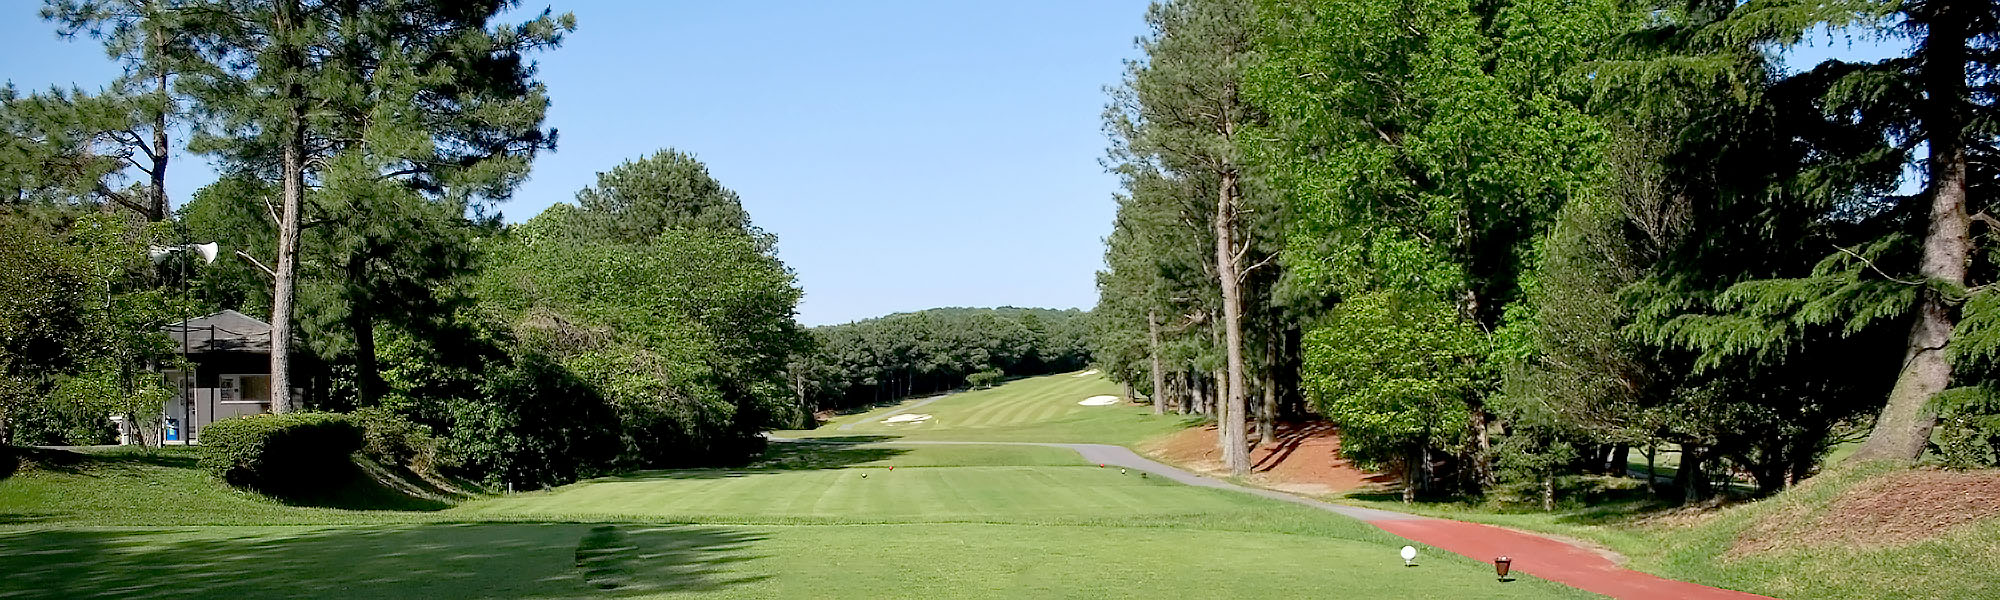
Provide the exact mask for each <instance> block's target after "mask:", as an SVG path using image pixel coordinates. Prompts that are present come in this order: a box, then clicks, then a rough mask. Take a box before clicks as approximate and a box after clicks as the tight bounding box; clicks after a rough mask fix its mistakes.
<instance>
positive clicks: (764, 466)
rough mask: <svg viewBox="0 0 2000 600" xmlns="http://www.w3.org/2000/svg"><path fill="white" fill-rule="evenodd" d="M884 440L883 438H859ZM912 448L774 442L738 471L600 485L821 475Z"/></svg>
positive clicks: (644, 474) (679, 472) (676, 473)
mask: <svg viewBox="0 0 2000 600" xmlns="http://www.w3.org/2000/svg"><path fill="white" fill-rule="evenodd" d="M856 437H868V438H877V439H879V438H881V436H856ZM909 452H910V449H908V448H894V447H886V446H855V445H848V444H815V443H810V442H774V443H772V444H771V445H770V447H768V448H766V449H765V450H764V455H763V456H761V457H758V459H757V461H756V462H753V463H750V464H748V465H745V466H743V467H740V468H735V469H673V470H662V471H641V472H638V473H632V474H628V475H617V476H612V477H605V478H603V479H598V480H596V481H685V480H697V479H730V478H735V477H748V476H751V475H762V474H770V473H775V472H781V471H817V470H822V469H844V468H847V467H852V466H856V465H864V464H868V463H873V462H877V461H883V460H888V459H891V458H895V457H897V456H901V455H903V454H907V453H909Z"/></svg>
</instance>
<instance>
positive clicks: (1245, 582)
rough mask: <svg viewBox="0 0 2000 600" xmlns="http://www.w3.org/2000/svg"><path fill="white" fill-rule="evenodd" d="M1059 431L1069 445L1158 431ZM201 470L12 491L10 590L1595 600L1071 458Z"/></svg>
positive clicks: (98, 466) (0, 494) (1253, 503)
mask: <svg viewBox="0 0 2000 600" xmlns="http://www.w3.org/2000/svg"><path fill="white" fill-rule="evenodd" d="M1058 377H1066V376H1058ZM1074 379H1085V378H1074ZM1022 383H1027V384H1030V385H1028V386H1026V389H1030V390H1032V389H1036V388H1041V387H1043V386H1046V387H1045V388H1043V389H1045V390H1053V389H1056V388H1070V389H1068V390H1067V391H1063V392H1059V393H1061V394H1063V395H1065V396H1067V395H1073V393H1075V392H1077V391H1078V390H1077V389H1076V387H1072V386H1077V387H1082V388H1083V389H1082V390H1081V391H1083V392H1093V391H1097V390H1091V389H1089V388H1088V387H1087V386H1088V385H1090V382H1087V381H1082V382H1079V381H1074V380H1071V381H1055V382H1037V381H1035V380H1028V381H1025V382H1016V383H1015V384H1010V385H1020V384H1022ZM1037 383H1040V384H1042V385H1034V384H1037ZM1099 383H1100V384H1101V382H1099ZM1003 389H1004V388H1003ZM1021 389H1022V388H1016V389H1015V390H1012V391H1013V392H1020V391H1021ZM1101 389H1102V388H1098V390H1101ZM1050 393H1052V394H1053V393H1058V392H1050ZM968 396H970V394H968ZM1080 399H1081V397H1077V398H1070V399H1067V401H1068V402H1069V403H1071V404H1072V405H1073V404H1074V402H1075V401H1076V400H1080ZM1015 400H1017V401H1018V400H1019V399H1018V397H1016V398H1015ZM1042 401H1043V402H1048V400H1047V399H1046V398H1044V399H1043V400H1042ZM1026 406H1033V404H1032V403H1031V404H1028V405H1026ZM1078 408H1080V409H1092V408H1093V407H1078ZM1122 409H1123V408H1112V409H1110V410H1122ZM1024 410H1025V409H1024ZM1140 410H1143V407H1140ZM1046 414H1047V415H1048V416H1049V417H1050V418H1053V419H1055V420H1056V421H1058V422H1061V421H1064V420H1065V419H1070V420H1069V421H1068V422H1069V423H1071V424H1072V426H1071V429H1069V431H1068V435H1077V436H1082V435H1083V434H1084V432H1085V430H1086V429H1089V428H1092V427H1095V428H1097V430H1098V431H1105V432H1112V433H1119V434H1123V435H1131V434H1133V432H1136V431H1139V430H1140V428H1139V427H1136V426H1133V425H1131V424H1132V423H1140V424H1141V425H1145V426H1149V427H1150V426H1159V425H1157V424H1151V423H1147V422H1146V420H1149V419H1152V417H1151V415H1150V414H1128V415H1126V416H1125V417H1122V418H1123V419H1125V420H1124V421H1123V422H1122V423H1119V424H1114V425H1106V424H1105V423H1090V422H1089V420H1088V419H1095V418H1106V419H1110V418H1121V417H1116V415H1117V414H1118V413H1115V412H1107V413H1098V414H1105V415H1112V417H1096V416H1094V415H1093V416H1090V417H1088V418H1086V419H1085V420H1082V421H1079V420H1076V419H1077V417H1076V413H1064V412H1061V411H1052V412H1049V413H1046ZM1135 417H1139V418H1135ZM1003 421H1004V419H1003ZM1014 423H1015V424H1014V425H1010V426H1008V427H1014V428H1017V429H1016V430H1014V431H1007V432H1004V433H1006V434H1007V435H1021V436H1029V435H1030V434H1032V431H1031V429H1032V427H1033V422H1032V421H1031V420H1029V421H1014ZM940 431H942V430H940ZM987 431H989V432H996V431H1001V429H988V430H987ZM843 433H844V434H845V435H849V436H855V434H856V433H863V432H843ZM856 437H863V438H870V437H872V438H887V437H890V436H881V435H872V434H865V433H864V434H863V435H860V436H856ZM1072 439H1074V438H1072ZM1077 441H1115V440H1101V439H1088V438H1085V439H1080V440H1077ZM183 458H185V457H180V458H172V457H170V458H168V459H161V458H158V457H145V456H139V455H116V456H109V457H100V458H99V459H93V460H90V461H86V462H84V463H79V464H76V465H72V466H70V467H67V468H40V467H33V466H31V467H29V468H27V469H25V470H22V471H21V472H19V473H16V474H14V475H13V476H12V477H8V478H5V479H0V548H4V549H5V551H4V552H0V598H93V597H95V598H214V597H227V598H299V597H339V598H410V597H421V598H426V599H430V600H446V599H452V598H548V599H555V598H603V597H613V598H693V597H701V598H1022V597H1035V598H1041V597H1049V598H1162V597H1172V598H1240V597H1357V598H1374V597H1395V598H1467V597H1479V598H1583V597H1591V596H1590V595H1589V594H1585V593H1582V592H1579V591H1577V590H1573V589H1570V588H1566V587H1562V586H1559V585H1555V584H1551V583H1548V582H1545V581H1540V580H1536V579H1532V578H1522V579H1520V580H1518V581H1513V582H1509V583H1499V582H1496V581H1494V579H1493V577H1492V575H1491V570H1490V569H1491V567H1489V566H1488V565H1485V564H1483V563H1480V562H1477V561H1473V560H1470V559H1465V558H1462V557H1458V556H1456V555H1451V554H1448V553H1444V552H1441V551H1437V550H1434V549H1426V550H1425V551H1424V556H1423V558H1422V561H1421V562H1422V565H1423V566H1421V567H1418V568H1406V567H1404V566H1403V565H1402V561H1401V559H1400V558H1398V557H1397V556H1396V550H1397V549H1398V548H1400V547H1401V546H1402V545H1403V544H1405V543H1406V542H1405V541H1404V540H1402V539H1400V538H1396V537H1394V536H1390V535H1388V534H1386V533H1383V532H1381V531H1379V530H1376V529H1375V528H1373V527H1371V526H1368V525H1366V524H1364V523H1361V522H1359V521H1355V520H1352V519H1348V518H1345V517H1341V516H1338V515H1334V514H1330V513H1326V512H1323V511H1319V510H1315V509H1311V508H1307V507H1302V506H1298V505H1293V504H1289V503H1284V502H1278V501H1274V500H1269V499H1265V498H1260V497H1256V496H1251V495H1247V494H1238V493H1232V492H1226V491H1221V490H1214V489H1208V488H1198V487H1191V486H1183V485H1179V484H1175V483H1170V482H1166V481H1163V480H1161V479H1160V478H1157V477H1141V476H1140V475H1139V473H1138V472H1136V471H1132V472H1124V473H1121V472H1120V471H1119V469H1117V468H1115V467H1114V468H1103V467H1098V466H1097V465H1092V464H1085V463H1083V462H1082V461H1081V459H1080V457H1078V456H1077V455H1076V454H1075V453H1074V452H1071V451H1069V450H1065V449H1061V448H1048V447H1038V446H1009V445H910V444H905V445H898V444H896V443H894V442H887V443H869V444H860V445H843V444H828V443H815V442H800V443H780V444H774V445H773V447H772V448H771V450H770V451H769V452H768V453H767V454H766V455H765V457H764V458H763V460H761V461H759V462H758V463H756V464H752V465H748V466H746V467H744V468H738V469H693V470H675V471H652V472H642V473H634V474H629V475H624V476H617V477H605V478H598V479H593V480H589V481H584V482H579V483H577V484H573V485H569V486H563V487H560V488H555V489H550V490H544V491H539V492H532V493H522V494H507V495H499V496H487V497H480V498H475V499H471V500H469V501H465V502H462V503H460V504H458V505H457V506H455V507H451V508H448V509H445V510H434V511H416V510H341V509H332V508H312V507H298V506H287V505H284V504H281V503H278V502H275V501H273V500H271V499H268V498H265V497H262V496H258V495H255V494H248V493H244V492H240V491H235V490H231V489H229V488H228V487H227V486H224V485H223V484H221V483H220V482H217V481H215V480H214V479H213V478H210V477H208V476H207V475H205V474H203V473H200V472H199V471H195V470H193V469H192V467H191V465H189V464H186V463H185V462H183V461H182V459H183ZM193 525H208V526H193Z"/></svg>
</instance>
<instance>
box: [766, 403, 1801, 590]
mask: <svg viewBox="0 0 2000 600" xmlns="http://www.w3.org/2000/svg"><path fill="white" fill-rule="evenodd" d="M911 408H916V407H914V406H913V407H911ZM771 441H774V442H800V443H818V444H879V445H891V446H893V445H966V446H1047V447H1054V448H1068V449H1070V450H1075V451H1076V453H1077V454H1081V455H1083V458H1084V460H1086V461H1089V462H1093V463H1097V464H1100V465H1105V466H1107V467H1121V468H1128V469H1138V470H1140V471H1145V472H1148V473H1152V474H1155V475H1159V476H1161V477H1166V478H1168V479H1172V480H1174V481H1178V482H1181V483H1184V484H1187V485H1194V486H1201V487H1209V488H1217V489H1224V490H1231V491H1236V492H1242V493H1245V494H1253V495H1257V496H1263V497H1265V498H1270V499H1273V500H1280V501H1284V502H1290V503H1293V504H1303V505H1306V506H1310V507H1313V508H1318V509H1321V510H1325V511H1329V512H1333V513H1338V514H1341V515H1345V516H1348V517H1353V518H1356V519H1360V520H1362V521H1365V522H1367V523H1368V524H1370V525H1374V526H1376V527H1379V528H1381V529H1382V530H1383V531H1387V532H1389V533H1392V534H1395V535H1398V536H1402V537H1404V538H1408V539H1410V540H1414V541H1417V542H1419V543H1423V544H1426V545H1429V546H1432V547H1436V548H1440V549H1444V550H1448V551H1451V552H1453V553H1457V554H1461V555H1464V556H1467V557H1470V558H1472V559H1474V560H1479V561H1481V562H1490V561H1492V560H1493V558H1494V557H1498V556H1506V557H1508V558H1511V559H1513V563H1512V567H1513V570H1515V571H1519V572H1522V573H1527V574H1529V575H1533V576H1536V577H1540V578H1542V579H1547V580H1550V581H1554V582H1558V583H1562V584H1564V585H1568V586H1570V587H1574V588H1578V589H1581V590H1585V591H1589V592H1595V593H1598V594H1603V595H1606V596H1610V597H1613V598H1624V599H1632V600H1677V599H1683V598H1685V599H1709V598H1715V599H1731V600H1743V599H1751V598H1765V599H1767V600H1768V598H1769V597H1768V596H1759V595H1756V594H1751V593H1746V592H1738V591H1734V590H1726V589H1722V588H1717V587H1709V586H1705V585H1701V584H1697V583H1689V582H1685V581H1676V580H1673V579H1667V578H1664V577H1659V576H1657V575H1651V574H1647V573H1641V572H1638V571H1633V570H1631V569H1626V568H1623V567H1620V566H1618V563H1617V562H1615V561H1613V560H1612V559H1611V558H1609V557H1606V556H1605V555H1604V554H1602V553H1600V552H1598V551H1596V550H1592V549H1590V548H1585V547H1582V546H1578V545H1576V544H1572V543H1569V542H1565V541H1562V540H1558V539H1554V538H1549V537H1543V536H1539V535H1535V534H1532V533H1527V532H1522V531H1515V530H1512V529H1505V528H1501V527H1494V526H1491V525H1481V524H1478V523H1467V522H1464V521H1453V520H1450V519H1439V518H1434V517H1425V516H1421V515H1413V514H1409V513H1400V512H1395V511H1388V510H1380V509H1374V508H1365V507H1360V506H1348V505H1345V504H1334V503H1332V502H1323V501H1319V500H1314V499H1311V498H1306V497H1303V496H1295V495H1292V494H1287V493H1284V492H1280V491H1276V490H1267V489H1263V488H1254V487H1248V486H1242V485H1237V484H1234V483H1230V482H1227V481H1223V480H1220V479H1216V478H1213V477H1208V476H1205V475H1199V474H1195V473H1191V472H1188V471H1184V470H1181V469H1179V468H1176V467H1172V466H1169V465H1166V464H1163V463H1160V462H1158V461H1154V460H1152V459H1148V458H1146V457H1144V456H1140V455H1139V454H1138V453H1136V452H1133V451H1132V450H1131V449H1130V448H1126V447H1124V446H1112V445H1109V444H1057V443H1042V442H944V441H907V442H906V441H879V442H851V441H835V440H814V439H811V438H805V439H795V438H777V437H774V438H771ZM1418 560H1419V562H1420V563H1421V561H1422V558H1421V557H1419V559H1418Z"/></svg>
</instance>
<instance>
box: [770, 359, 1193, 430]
mask: <svg viewBox="0 0 2000 600" xmlns="http://www.w3.org/2000/svg"><path fill="white" fill-rule="evenodd" d="M1078 375H1080V373H1063V374H1057V375H1049V376H1044V377H1032V378H1027V379H1019V380H1015V381H1010V382H1007V383H1006V384H1003V385H1000V386H998V387H993V388H988V389H983V390H973V391H969V392H962V393H958V394H953V395H951V396H947V397H945V398H943V399H940V400H937V401H935V402H931V403H929V404H926V405H924V406H922V407H920V408H914V409H910V410H908V411H907V413H906V414H927V415H931V418H930V419H929V420H925V421H918V422H914V423H884V422H882V420H883V419H884V418H886V417H887V416H889V414H890V413H893V412H896V411H899V410H903V409H905V408H908V407H910V406H911V405H914V404H917V403H919V402H922V401H923V400H922V399H916V400H910V401H907V402H903V403H900V404H897V405H895V406H889V407H883V408H879V409H876V410H871V411H868V412H865V413H861V414H857V415H847V416H843V417H841V418H839V419H835V420H833V421H832V422H829V423H827V424H825V425H822V426H820V427H819V428H818V429H813V430H810V431H787V432H779V435H790V436H796V437H838V436H877V437H880V436H888V437H894V438H898V439H906V440H959V441H980V442H1066V443H1099V444H1118V445H1126V446H1129V445H1133V444H1137V443H1139V442H1141V441H1145V440H1148V439H1152V438H1155V437H1158V436H1161V435H1165V434H1167V433H1172V432H1174V431H1178V430H1180V429H1183V428H1186V427H1188V426H1190V425H1193V424H1195V423H1197V422H1199V420H1198V419H1190V418H1187V417H1183V416H1179V415H1163V416H1155V415H1153V411H1152V408H1151V407H1150V406H1145V405H1131V404H1124V403H1119V404H1113V405H1110V406H1083V405H1080V404H1077V403H1078V402H1080V401H1082V400H1083V399H1085V398H1089V397H1091V396H1116V395H1119V394H1120V392H1121V390H1120V388H1119V386H1118V384H1115V383H1112V382H1111V380H1108V379H1105V378H1104V377H1103V376H1100V375H1095V374H1093V375H1084V376H1078ZM850 424H852V427H851V428H848V429H841V427H842V426H845V425H850Z"/></svg>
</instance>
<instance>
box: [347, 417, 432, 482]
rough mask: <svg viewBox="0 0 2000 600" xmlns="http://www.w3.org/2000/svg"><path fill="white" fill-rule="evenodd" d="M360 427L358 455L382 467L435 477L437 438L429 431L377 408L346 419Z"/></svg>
mask: <svg viewBox="0 0 2000 600" xmlns="http://www.w3.org/2000/svg"><path fill="white" fill-rule="evenodd" d="M349 417H350V418H352V419H353V420H354V423H355V424H356V425H358V426H360V427H361V453H362V454H364V455H367V456H368V457H369V458H372V459H374V460H375V462H378V463H381V464H383V465H403V466H407V467H409V468H410V470H412V471H416V472H418V473H425V474H432V475H435V474H437V473H438V468H439V467H442V466H446V465H442V464H440V457H439V456H440V455H439V452H438V440H437V436H435V435H432V434H431V428H429V427H426V426H424V425H422V424H419V423H415V422H412V421H410V420H409V419H407V418H404V417H403V415H400V414H396V412H395V411H391V410H389V409H386V408H382V407H379V406H371V407H368V408H363V409H360V410H356V411H354V413H353V414H351V415H349Z"/></svg>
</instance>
